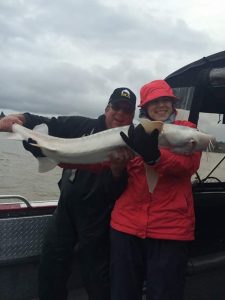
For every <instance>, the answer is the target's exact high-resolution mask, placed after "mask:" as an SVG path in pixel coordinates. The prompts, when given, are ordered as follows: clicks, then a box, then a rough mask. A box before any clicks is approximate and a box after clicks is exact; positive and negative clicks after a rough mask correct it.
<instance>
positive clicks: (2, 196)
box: [0, 195, 32, 208]
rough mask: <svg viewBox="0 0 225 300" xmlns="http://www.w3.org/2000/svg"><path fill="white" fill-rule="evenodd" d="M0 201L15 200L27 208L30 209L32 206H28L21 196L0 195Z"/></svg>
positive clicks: (27, 202) (28, 203)
mask: <svg viewBox="0 0 225 300" xmlns="http://www.w3.org/2000/svg"><path fill="white" fill-rule="evenodd" d="M0 199H6V200H7V199H15V200H19V201H22V202H23V203H25V204H26V206H27V207H30V208H31V207H32V205H31V204H30V202H29V201H28V200H27V199H26V198H25V197H23V196H20V195H0Z"/></svg>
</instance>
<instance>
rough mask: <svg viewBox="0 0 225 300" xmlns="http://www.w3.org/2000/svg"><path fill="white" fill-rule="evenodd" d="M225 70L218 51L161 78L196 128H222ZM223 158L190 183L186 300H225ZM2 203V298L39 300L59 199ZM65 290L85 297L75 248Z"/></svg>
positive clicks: (78, 299)
mask: <svg viewBox="0 0 225 300" xmlns="http://www.w3.org/2000/svg"><path fill="white" fill-rule="evenodd" d="M224 68H225V51H222V52H220V53H217V54H214V55H212V56H209V57H207V58H203V59H201V60H199V61H196V62H194V63H192V64H190V65H188V66H186V67H183V68H182V69H180V70H178V71H176V72H174V73H172V74H171V75H169V76H167V77H166V78H165V80H167V82H168V83H169V84H170V85H171V86H172V88H173V89H174V92H175V93H176V94H177V96H179V97H181V99H182V101H181V102H180V104H179V105H180V107H178V108H180V109H181V110H185V111H186V112H188V117H187V118H188V119H189V120H190V121H192V122H194V123H195V124H196V125H197V124H198V122H199V115H200V113H214V114H215V113H216V114H218V115H222V122H223V123H224V124H225V82H223V79H224V78H225V76H224V74H225V69H224ZM218 69H219V71H218ZM215 74H216V76H215ZM218 74H219V79H220V80H219V81H218ZM215 77H217V81H216V80H215ZM223 77H224V78H223ZM224 159H225V156H223V155H222V158H221V160H220V161H219V163H216V164H215V166H214V167H213V168H212V170H210V172H208V174H206V176H204V177H202V176H200V175H199V174H198V173H196V175H195V179H194V180H193V195H194V205H195V214H196V239H195V241H193V242H191V244H190V255H189V261H188V265H187V272H186V274H187V275H186V287H185V297H184V300H197V299H198V300H224V297H225V284H224V283H225V217H224V216H225V181H223V180H221V179H220V178H219V177H218V176H215V175H214V174H215V170H216V169H217V168H218V167H219V165H221V163H222V162H223V160H224ZM0 199H1V204H0V237H1V245H0V295H1V296H0V298H1V299H4V300H37V299H38V295H37V273H38V264H39V258H40V253H41V247H42V243H43V237H44V234H45V232H46V228H47V224H48V221H49V220H50V219H51V217H52V213H53V211H54V210H55V208H56V206H57V200H55V199H53V200H51V201H47V202H46V201H39V202H38V201H35V202H33V201H32V200H29V199H26V198H25V197H23V196H21V195H0ZM68 290H69V297H68V300H70V299H74V300H87V299H88V298H87V295H86V294H85V291H84V289H83V286H82V280H81V276H80V272H79V266H78V261H77V255H76V249H75V250H74V261H73V273H72V275H71V278H70V280H69V282H68ZM144 299H145V286H144V287H143V300H144Z"/></svg>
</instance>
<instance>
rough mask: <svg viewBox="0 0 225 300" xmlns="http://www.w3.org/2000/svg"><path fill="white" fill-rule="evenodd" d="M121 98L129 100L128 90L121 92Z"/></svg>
mask: <svg viewBox="0 0 225 300" xmlns="http://www.w3.org/2000/svg"><path fill="white" fill-rule="evenodd" d="M121 96H123V97H127V98H129V99H130V92H129V91H128V90H122V92H121Z"/></svg>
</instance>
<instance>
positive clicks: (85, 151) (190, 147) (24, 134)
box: [8, 119, 215, 172]
mask: <svg viewBox="0 0 225 300" xmlns="http://www.w3.org/2000/svg"><path fill="white" fill-rule="evenodd" d="M140 122H141V124H142V125H143V127H144V128H145V130H146V132H148V133H150V132H152V130H154V129H155V128H157V129H158V130H159V131H160V134H159V147H166V148H170V149H171V151H173V152H175V153H178V154H186V155H188V154H191V153H193V152H195V151H204V150H206V149H207V148H210V147H211V145H213V143H214V142H215V138H214V137H213V136H212V135H209V134H206V133H203V132H200V131H198V130H197V129H194V128H190V127H186V126H180V125H175V124H164V123H163V122H160V121H149V120H148V119H140ZM128 129H129V126H123V127H117V128H113V129H108V130H105V131H101V132H99V133H95V134H91V135H88V136H83V137H79V138H70V139H64V138H58V137H54V136H50V135H48V127H47V125H46V124H40V125H37V126H36V127H35V128H34V129H33V130H30V129H28V128H26V127H23V126H21V125H19V124H13V126H12V133H9V134H8V138H9V139H16V140H25V141H28V139H32V140H34V141H35V144H32V145H34V146H36V147H39V148H40V149H41V152H42V153H43V155H45V157H38V158H37V159H38V162H39V172H47V171H50V170H51V169H53V168H54V167H56V166H57V165H59V164H60V163H62V164H63V163H65V164H78V165H82V164H96V163H101V162H104V161H109V155H110V154H112V153H113V152H116V151H117V150H118V149H119V148H120V147H123V146H126V144H125V142H124V141H123V139H122V138H121V136H120V132H121V131H123V132H124V133H125V134H128Z"/></svg>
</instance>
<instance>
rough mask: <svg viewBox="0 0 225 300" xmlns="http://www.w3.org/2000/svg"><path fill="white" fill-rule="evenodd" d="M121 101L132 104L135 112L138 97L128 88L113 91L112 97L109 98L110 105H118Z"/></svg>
mask: <svg viewBox="0 0 225 300" xmlns="http://www.w3.org/2000/svg"><path fill="white" fill-rule="evenodd" d="M121 101H126V102H127V103H129V104H130V106H131V107H132V109H133V111H135V107H136V96H135V94H134V93H133V92H132V91H131V90H130V89H128V88H126V87H120V88H117V89H115V90H114V91H113V93H112V95H111V96H110V98H109V103H112V104H113V103H117V102H121Z"/></svg>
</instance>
